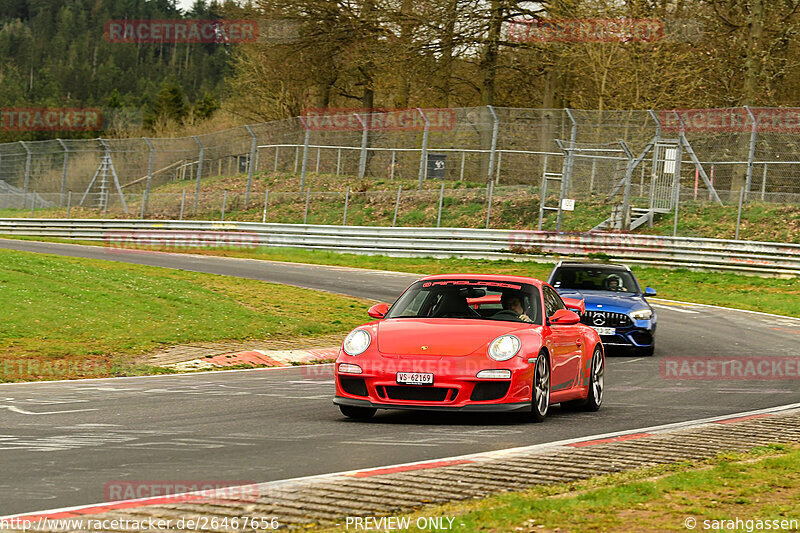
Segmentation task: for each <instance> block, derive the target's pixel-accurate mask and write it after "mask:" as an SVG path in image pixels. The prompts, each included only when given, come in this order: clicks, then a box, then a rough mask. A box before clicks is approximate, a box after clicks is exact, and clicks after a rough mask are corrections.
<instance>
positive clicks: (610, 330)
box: [592, 327, 615, 335]
mask: <svg viewBox="0 0 800 533" xmlns="http://www.w3.org/2000/svg"><path fill="white" fill-rule="evenodd" d="M592 329H594V330H595V331H596V332H597V334H598V335H614V333H615V330H614V328H595V327H593V328H592Z"/></svg>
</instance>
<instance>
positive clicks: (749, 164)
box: [744, 106, 758, 201]
mask: <svg viewBox="0 0 800 533" xmlns="http://www.w3.org/2000/svg"><path fill="white" fill-rule="evenodd" d="M744 108H745V109H746V110H747V114H748V115H750V120H752V121H753V126H752V129H751V130H750V149H749V151H748V153H747V178H746V179H745V185H744V189H745V191H746V194H747V200H748V201H750V185H751V183H752V181H753V160H754V159H755V156H756V137H757V136H758V122H756V117H755V115H754V114H753V112H752V111H751V110H750V106H744Z"/></svg>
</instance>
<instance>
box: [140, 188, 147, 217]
mask: <svg viewBox="0 0 800 533" xmlns="http://www.w3.org/2000/svg"><path fill="white" fill-rule="evenodd" d="M146 200H147V191H142V212H141V213H139V218H140V219H141V220H144V206H145V202H146Z"/></svg>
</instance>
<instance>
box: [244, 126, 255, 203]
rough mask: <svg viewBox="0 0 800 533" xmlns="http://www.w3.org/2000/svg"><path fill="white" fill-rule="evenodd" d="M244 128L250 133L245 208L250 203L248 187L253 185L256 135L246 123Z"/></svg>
mask: <svg viewBox="0 0 800 533" xmlns="http://www.w3.org/2000/svg"><path fill="white" fill-rule="evenodd" d="M245 128H246V129H247V131H248V133H250V137H252V141H251V142H250V164H249V165H247V189H246V190H245V193H244V205H245V208H247V204H249V203H250V189H251V188H252V187H253V171H254V170H255V166H256V142H257V137H256V133H255V132H254V131H253V128H251V127H250V125H248V124H246V125H245Z"/></svg>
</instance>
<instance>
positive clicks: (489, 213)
mask: <svg viewBox="0 0 800 533" xmlns="http://www.w3.org/2000/svg"><path fill="white" fill-rule="evenodd" d="M486 189H487V192H488V193H489V201H488V205H487V207H486V229H489V222H490V221H491V219H492V196H493V195H494V182H493V181H491V180H490V181H489V183H487V184H486Z"/></svg>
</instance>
